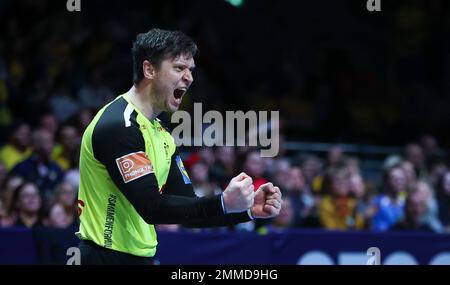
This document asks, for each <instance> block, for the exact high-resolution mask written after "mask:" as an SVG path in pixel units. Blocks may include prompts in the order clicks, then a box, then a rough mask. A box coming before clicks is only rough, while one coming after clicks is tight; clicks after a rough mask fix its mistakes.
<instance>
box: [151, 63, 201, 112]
mask: <svg viewBox="0 0 450 285" xmlns="http://www.w3.org/2000/svg"><path fill="white" fill-rule="evenodd" d="M194 67H195V63H194V58H193V57H190V56H187V55H183V54H182V55H180V56H177V57H175V58H172V57H169V58H166V59H165V60H163V61H162V62H161V65H160V67H159V68H155V67H154V66H152V65H151V64H150V62H149V61H147V60H146V61H144V75H146V76H148V74H152V75H153V78H152V86H151V94H153V95H152V96H153V98H152V100H153V106H154V108H155V109H156V110H158V111H168V112H175V111H177V110H178V109H179V108H180V105H181V101H182V98H183V96H184V94H185V93H186V91H187V89H188V88H189V87H190V86H191V84H192V82H193V81H194V78H193V76H192V70H193V69H194Z"/></svg>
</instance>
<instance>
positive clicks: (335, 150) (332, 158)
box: [327, 146, 342, 166]
mask: <svg viewBox="0 0 450 285" xmlns="http://www.w3.org/2000/svg"><path fill="white" fill-rule="evenodd" d="M327 159H328V165H330V166H333V165H336V164H337V163H338V162H339V161H340V160H341V159H342V149H341V148H340V147H338V146H335V147H332V148H331V149H330V150H329V151H328V158H327Z"/></svg>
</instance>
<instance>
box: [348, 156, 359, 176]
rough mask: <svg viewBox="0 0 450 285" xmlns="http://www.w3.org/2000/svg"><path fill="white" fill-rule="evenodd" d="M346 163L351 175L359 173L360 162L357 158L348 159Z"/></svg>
mask: <svg viewBox="0 0 450 285" xmlns="http://www.w3.org/2000/svg"><path fill="white" fill-rule="evenodd" d="M345 165H346V167H347V170H348V172H349V173H350V175H359V172H360V171H359V162H358V160H357V159H356V158H350V159H347V161H346V163H345Z"/></svg>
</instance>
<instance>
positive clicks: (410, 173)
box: [401, 161, 416, 185]
mask: <svg viewBox="0 0 450 285" xmlns="http://www.w3.org/2000/svg"><path fill="white" fill-rule="evenodd" d="M401 168H402V169H403V172H404V173H405V178H406V181H407V182H406V183H407V185H411V184H412V183H414V182H415V181H416V172H415V171H414V165H413V164H412V163H411V162H409V161H403V162H402V164H401Z"/></svg>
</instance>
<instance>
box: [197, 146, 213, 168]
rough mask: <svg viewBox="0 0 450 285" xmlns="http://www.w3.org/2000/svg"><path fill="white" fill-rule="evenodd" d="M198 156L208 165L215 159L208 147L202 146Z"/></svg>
mask: <svg viewBox="0 0 450 285" xmlns="http://www.w3.org/2000/svg"><path fill="white" fill-rule="evenodd" d="M199 154H200V157H201V159H202V160H203V161H204V162H205V163H206V164H207V165H209V166H212V165H213V164H214V161H215V157H214V152H213V151H212V149H211V148H209V147H203V148H202V149H201V150H200V153H199Z"/></svg>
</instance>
